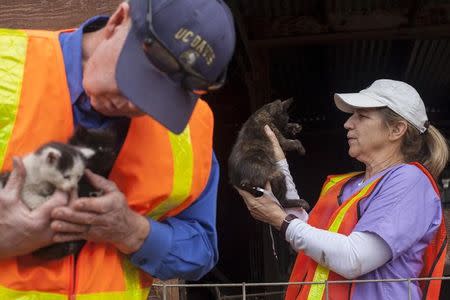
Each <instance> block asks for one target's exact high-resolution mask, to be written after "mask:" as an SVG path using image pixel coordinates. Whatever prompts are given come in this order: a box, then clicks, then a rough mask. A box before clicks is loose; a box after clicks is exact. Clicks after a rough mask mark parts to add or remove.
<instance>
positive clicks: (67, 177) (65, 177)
mask: <svg viewBox="0 0 450 300" xmlns="http://www.w3.org/2000/svg"><path fill="white" fill-rule="evenodd" d="M71 177H72V176H70V175H64V179H67V180H69V179H70V178H71Z"/></svg>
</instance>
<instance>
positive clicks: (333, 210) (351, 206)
mask: <svg viewBox="0 0 450 300" xmlns="http://www.w3.org/2000/svg"><path fill="white" fill-rule="evenodd" d="M412 164H413V165H415V166H417V167H418V168H419V169H420V170H422V171H423V172H424V173H425V175H426V176H427V177H428V178H429V179H430V182H431V183H432V185H433V188H434V190H435V191H436V193H437V194H438V195H439V190H438V188H437V185H436V183H435V181H434V179H433V177H432V176H431V175H430V173H429V172H428V171H427V170H426V169H425V168H424V167H423V166H422V165H421V164H419V163H412ZM357 174H359V173H349V174H344V175H338V176H328V178H327V180H326V181H325V183H324V185H323V187H322V191H321V193H320V196H319V200H318V202H317V204H316V205H315V207H314V209H313V210H312V212H311V214H310V217H309V220H308V223H309V224H310V225H312V226H314V227H316V228H321V229H326V230H328V231H331V232H338V233H341V234H345V235H349V234H350V233H351V232H352V231H353V228H354V227H355V225H356V223H357V222H358V203H359V201H361V200H362V199H365V198H367V197H368V196H369V195H370V194H371V193H372V191H373V190H374V189H375V187H376V185H377V184H378V182H379V181H380V180H381V178H378V179H377V180H375V181H373V182H371V183H370V184H368V185H366V186H365V187H363V188H362V189H361V190H360V191H358V192H356V193H355V194H353V195H352V196H351V197H350V198H349V199H348V200H346V201H344V202H343V203H342V204H339V201H338V198H339V196H340V194H341V192H342V189H343V188H344V185H345V184H346V183H347V182H348V181H349V180H350V179H351V178H352V177H354V176H355V175H357ZM446 252H447V233H446V229H445V222H444V219H443V217H442V222H441V225H440V226H439V229H438V232H437V234H436V235H435V237H434V239H433V240H432V241H431V242H430V244H429V246H428V247H427V249H426V252H425V254H424V266H423V269H422V272H421V274H420V277H440V276H442V273H443V270H444V263H445V254H446ZM339 280H345V278H343V277H342V276H340V275H338V274H336V273H334V272H333V271H330V270H329V269H327V268H325V267H323V266H321V265H319V264H317V263H316V262H315V261H314V260H313V259H311V258H310V257H308V256H306V255H305V254H304V252H303V251H302V252H300V253H299V254H298V256H297V260H296V261H295V265H294V268H293V270H292V273H291V277H290V279H289V281H290V282H324V281H339ZM352 286H353V285H352V284H351V283H342V284H341V283H339V284H337V283H333V284H329V285H328V292H327V293H328V298H326V294H325V284H291V285H289V286H288V289H287V291H286V297H285V299H286V300H294V299H295V300H299V299H302V300H303V299H308V300H322V299H334V300H343V299H351V295H352ZM420 286H421V289H422V293H423V299H426V300H436V299H438V298H439V291H440V286H441V281H440V280H432V281H420Z"/></svg>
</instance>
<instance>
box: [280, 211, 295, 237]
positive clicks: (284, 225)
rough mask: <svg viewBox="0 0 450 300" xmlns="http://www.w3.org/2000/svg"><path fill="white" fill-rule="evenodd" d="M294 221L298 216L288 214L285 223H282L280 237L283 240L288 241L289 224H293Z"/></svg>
mask: <svg viewBox="0 0 450 300" xmlns="http://www.w3.org/2000/svg"><path fill="white" fill-rule="evenodd" d="M294 219H298V218H297V216H295V215H293V214H288V215H287V216H286V217H285V218H284V220H283V223H281V227H280V235H281V237H282V238H283V239H286V230H287V228H288V226H289V224H291V221H292V220H294Z"/></svg>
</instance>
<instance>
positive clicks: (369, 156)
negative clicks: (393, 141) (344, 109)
mask: <svg viewBox="0 0 450 300" xmlns="http://www.w3.org/2000/svg"><path fill="white" fill-rule="evenodd" d="M344 127H345V129H347V130H348V133H347V139H348V145H349V150H348V154H349V155H350V156H351V157H353V158H355V159H357V160H359V161H361V162H363V163H366V162H370V161H373V160H374V159H375V158H376V157H377V154H379V153H383V150H384V149H386V147H388V146H389V145H390V142H389V128H388V127H387V126H386V123H385V121H384V119H383V118H382V115H381V112H380V111H379V110H377V109H374V108H371V109H357V110H355V112H354V113H353V114H352V115H351V117H350V118H348V120H347V121H346V122H345V124H344Z"/></svg>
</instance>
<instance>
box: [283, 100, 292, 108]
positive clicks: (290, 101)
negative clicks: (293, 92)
mask: <svg viewBox="0 0 450 300" xmlns="http://www.w3.org/2000/svg"><path fill="white" fill-rule="evenodd" d="M292 103H294V98H289V99H287V100H284V101H283V110H285V111H287V110H288V108H289V107H290V106H291V105H292Z"/></svg>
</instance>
